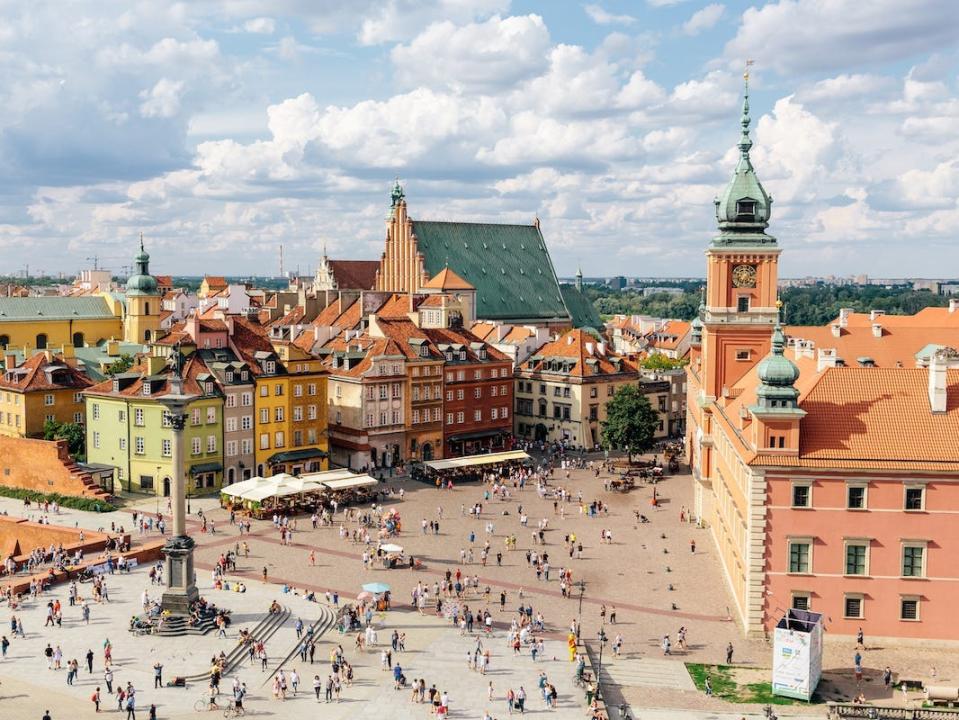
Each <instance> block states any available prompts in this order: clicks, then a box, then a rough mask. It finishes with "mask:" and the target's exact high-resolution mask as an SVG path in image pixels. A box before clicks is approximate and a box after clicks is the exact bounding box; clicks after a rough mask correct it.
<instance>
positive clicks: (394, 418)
mask: <svg viewBox="0 0 959 720" xmlns="http://www.w3.org/2000/svg"><path fill="white" fill-rule="evenodd" d="M391 422H392V423H393V424H394V425H398V424H399V423H400V411H399V410H394V411H393V413H392V418H391Z"/></svg>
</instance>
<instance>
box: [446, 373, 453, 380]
mask: <svg viewBox="0 0 959 720" xmlns="http://www.w3.org/2000/svg"><path fill="white" fill-rule="evenodd" d="M446 382H453V373H451V372H448V373H446Z"/></svg>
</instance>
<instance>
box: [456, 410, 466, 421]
mask: <svg viewBox="0 0 959 720" xmlns="http://www.w3.org/2000/svg"><path fill="white" fill-rule="evenodd" d="M463 420H464V414H463V413H461V412H458V413H456V422H457V423H462V422H463Z"/></svg>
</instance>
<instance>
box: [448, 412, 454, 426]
mask: <svg viewBox="0 0 959 720" xmlns="http://www.w3.org/2000/svg"><path fill="white" fill-rule="evenodd" d="M446 424H447V425H452V424H453V413H446Z"/></svg>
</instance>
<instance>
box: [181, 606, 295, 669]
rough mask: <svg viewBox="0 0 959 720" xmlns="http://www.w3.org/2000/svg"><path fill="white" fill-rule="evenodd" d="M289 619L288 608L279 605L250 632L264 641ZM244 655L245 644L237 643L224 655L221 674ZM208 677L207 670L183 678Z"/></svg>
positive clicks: (240, 660) (233, 667)
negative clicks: (278, 608) (276, 610)
mask: <svg viewBox="0 0 959 720" xmlns="http://www.w3.org/2000/svg"><path fill="white" fill-rule="evenodd" d="M289 619H290V610H289V608H287V607H286V606H285V605H281V606H280V611H279V612H276V613H272V614H268V615H267V616H266V617H265V618H263V619H262V620H260V622H259V623H257V625H256V627H254V628H253V630H252V631H251V633H250V634H251V635H252V636H253V638H254V639H256V640H257V641H259V640H262V641H263V642H266V641H267V640H269V639H270V638H271V637H273V635H274V633H276V631H277V630H279V629H280V628H281V627H283V625H284V624H286V621H287V620H289ZM207 632H209V630H207ZM246 657H247V647H246V645H244V644H242V643H237V644H236V646H235V647H234V648H233V649H232V650H231V651H230V652H229V653H228V654H227V656H226V665H225V666H224V668H223V675H224V676H226V675H229V674H230V673H231V672H233V671H234V670H235V669H236V668H237V667H238V666H239V665H240V663H242V662H243V660H244V659H245V658H246ZM209 679H210V673H209V672H203V673H199V674H197V675H188V676H187V677H186V678H185V680H186V682H187V683H198V682H206V681H207V680H209Z"/></svg>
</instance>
